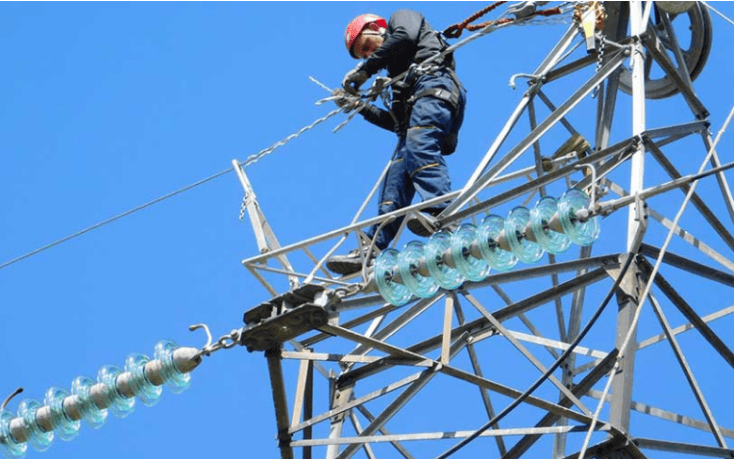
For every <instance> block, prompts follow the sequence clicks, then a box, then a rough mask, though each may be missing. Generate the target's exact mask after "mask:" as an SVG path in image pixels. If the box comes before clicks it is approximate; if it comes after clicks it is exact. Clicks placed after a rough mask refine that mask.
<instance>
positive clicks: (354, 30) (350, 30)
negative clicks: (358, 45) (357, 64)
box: [344, 14, 387, 59]
mask: <svg viewBox="0 0 739 459" xmlns="http://www.w3.org/2000/svg"><path fill="white" fill-rule="evenodd" d="M370 24H377V25H378V26H379V27H382V28H383V29H387V21H386V20H385V19H384V18H381V17H380V16H377V15H374V14H363V15H361V16H357V17H356V18H354V19H353V20H352V22H350V23H349V25H348V26H346V32H345V33H344V43H346V49H347V51H349V54H351V56H352V57H353V58H355V59H356V58H357V56H355V55H354V50H353V49H352V47H353V46H354V42H355V41H356V40H357V37H358V36H359V34H360V33H362V30H364V28H365V27H367V26H368V25H370Z"/></svg>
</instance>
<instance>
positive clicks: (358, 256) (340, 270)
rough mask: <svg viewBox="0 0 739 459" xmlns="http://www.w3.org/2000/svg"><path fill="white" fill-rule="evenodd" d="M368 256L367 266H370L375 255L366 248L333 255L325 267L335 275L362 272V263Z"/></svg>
mask: <svg viewBox="0 0 739 459" xmlns="http://www.w3.org/2000/svg"><path fill="white" fill-rule="evenodd" d="M367 256H369V258H370V260H369V262H368V266H372V264H373V261H374V258H375V253H374V251H373V250H370V249H369V247H367V246H362V248H361V249H354V250H352V251H350V252H349V253H347V254H346V255H334V256H333V257H330V258H329V259H328V260H327V261H326V267H327V268H328V269H329V270H330V271H332V272H335V273H336V274H341V275H342V276H346V275H347V274H353V273H356V272H359V271H361V270H362V261H363V260H364V259H365V258H366V257H367Z"/></svg>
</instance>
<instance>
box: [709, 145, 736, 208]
mask: <svg viewBox="0 0 739 459" xmlns="http://www.w3.org/2000/svg"><path fill="white" fill-rule="evenodd" d="M703 143H704V144H705V146H706V150H708V151H711V152H712V154H711V165H713V167H720V166H721V163H720V162H719V159H718V152H717V151H716V145H715V144H714V143H713V140H712V139H711V136H710V135H709V133H708V132H703ZM716 180H717V181H718V187H719V189H720V190H721V194H722V196H723V198H724V202H725V203H726V210H727V211H728V212H729V216H730V217H731V221H732V222H733V221H734V198H733V193H732V192H731V188H730V187H729V183H728V182H727V181H726V175H725V174H724V173H723V172H721V173H720V174H718V175H717V176H716Z"/></svg>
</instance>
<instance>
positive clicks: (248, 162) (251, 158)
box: [0, 108, 342, 270]
mask: <svg viewBox="0 0 739 459" xmlns="http://www.w3.org/2000/svg"><path fill="white" fill-rule="evenodd" d="M341 111H342V109H341V108H338V109H336V110H332V111H330V112H329V113H328V114H326V115H325V116H323V117H321V118H318V119H317V120H315V121H314V122H312V123H311V124H309V125H307V126H305V127H303V128H302V129H300V130H299V131H297V132H295V133H293V134H290V135H289V136H287V137H286V138H284V139H282V140H280V141H279V142H277V143H275V144H273V145H272V146H270V147H267V148H265V149H263V150H261V151H260V152H258V153H256V154H254V155H251V156H249V157H248V158H247V159H246V160H245V161H243V162H241V163H239V165H240V166H241V167H248V166H250V165H252V164H254V163H256V162H257V161H259V160H260V159H262V158H263V157H265V156H266V155H268V154H270V153H272V152H273V151H275V150H276V149H277V148H279V147H281V146H283V145H285V144H287V143H288V142H289V141H291V140H293V139H295V138H297V137H299V136H300V135H302V134H303V133H305V132H306V131H309V130H311V129H313V128H314V127H316V126H317V125H319V124H321V123H323V122H324V121H326V120H328V119H329V118H331V117H333V116H335V115H338V114H339V113H341ZM232 170H233V168H228V169H225V170H223V171H221V172H218V173H217V174H213V175H211V176H210V177H206V178H204V179H202V180H199V181H197V182H195V183H193V184H191V185H188V186H186V187H183V188H180V189H179V190H176V191H173V192H171V193H168V194H166V195H164V196H161V197H159V198H156V199H154V200H152V201H149V202H147V203H146V204H142V205H140V206H138V207H134V208H133V209H130V210H127V211H125V212H123V213H120V214H118V215H116V216H114V217H111V218H108V219H107V220H103V221H101V222H99V223H96V224H94V225H92V226H89V227H87V228H85V229H83V230H81V231H78V232H76V233H73V234H70V235H69V236H66V237H63V238H61V239H58V240H56V241H54V242H52V243H50V244H47V245H45V246H42V247H39V248H38V249H36V250H32V251H31V252H28V253H26V254H24V255H21V256H19V257H17V258H13V259H12V260H9V261H6V262H5V263H3V264H0V270H2V269H4V268H7V267H8V266H10V265H12V264H14V263H17V262H19V261H21V260H25V259H26V258H29V257H31V256H33V255H36V254H39V253H41V252H43V251H45V250H48V249H50V248H52V247H55V246H57V245H59V244H62V243H64V242H67V241H69V240H71V239H74V238H76V237H79V236H82V235H83V234H85V233H89V232H90V231H92V230H95V229H98V228H100V227H102V226H105V225H107V224H109V223H113V222H114V221H116V220H119V219H121V218H123V217H126V216H128V215H131V214H133V213H135V212H138V211H140V210H143V209H146V208H147V207H151V206H153V205H154V204H157V203H159V202H162V201H164V200H166V199H169V198H171V197H173V196H176V195H178V194H180V193H184V192H185V191H188V190H190V189H192V188H195V187H196V186H199V185H202V184H204V183H207V182H210V181H211V180H214V179H216V178H218V177H221V176H223V175H226V174H227V173H228V172H230V171H232Z"/></svg>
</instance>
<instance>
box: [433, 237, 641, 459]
mask: <svg viewBox="0 0 739 459" xmlns="http://www.w3.org/2000/svg"><path fill="white" fill-rule="evenodd" d="M625 255H626V256H625V260H624V262H623V264H622V266H621V269H620V272H619V274H618V276H616V279H615V281H614V283H613V284H612V285H611V288H610V289H609V290H608V293H606V295H605V296H604V297H603V300H602V301H601V302H600V304H599V305H598V307H597V308H596V310H595V312H594V313H593V315H592V316H591V317H590V319H589V320H588V322H587V323H586V324H585V326H584V327H583V329H582V331H581V332H580V334H579V335H578V336H577V338H575V339H574V340H573V341H572V343H571V344H570V347H569V348H568V349H567V350H566V351H564V352H563V353H562V355H560V357H559V358H557V360H555V361H554V363H553V364H552V365H551V366H550V367H549V369H548V370H547V371H546V372H544V373H543V374H542V375H541V376H539V377H538V378H537V380H536V381H534V383H533V384H531V385H530V386H529V388H528V389H526V391H524V392H522V393H521V394H520V395H519V396H518V397H517V398H516V399H515V400H514V401H513V402H511V404H509V405H508V406H507V407H506V408H505V409H503V411H501V412H500V413H499V414H498V415H497V416H496V417H495V418H493V419H491V420H489V421H488V422H486V423H485V424H483V425H482V426H481V427H480V428H479V429H477V430H476V431H475V433H474V434H472V435H471V436H470V437H468V438H466V439H464V440H462V441H461V442H459V443H457V444H456V445H454V446H453V447H452V448H450V449H448V450H447V451H445V452H444V453H442V454H441V455H440V456H438V459H442V458H445V457H449V456H450V455H452V454H454V453H455V452H457V451H459V450H460V449H461V448H463V447H464V446H466V445H467V444H469V443H470V442H471V441H472V440H474V439H475V437H476V436H477V435H479V434H480V433H482V432H484V431H485V430H487V429H488V428H489V427H490V426H491V425H492V424H493V423H494V422H498V421H499V420H500V419H502V418H503V417H504V416H507V415H508V414H509V413H510V412H511V411H513V410H514V409H515V408H516V407H518V406H519V405H520V404H521V403H523V402H525V401H526V399H528V398H530V397H531V394H532V393H533V392H534V391H535V390H536V389H537V388H539V386H541V384H542V383H543V382H544V380H545V379H546V378H547V377H549V375H550V374H551V373H553V372H554V371H555V370H556V369H557V368H558V367H559V365H561V364H562V362H563V361H564V360H565V359H567V357H568V356H569V355H570V354H571V352H572V349H573V348H574V347H575V346H577V345H578V344H580V341H581V340H582V339H583V338H585V336H586V335H587V334H588V332H589V331H590V329H591V328H592V327H593V326H594V325H595V322H596V321H597V320H598V319H599V318H600V316H601V314H602V313H603V311H604V310H605V308H606V307H607V306H608V304H609V303H610V302H611V299H612V298H613V296H614V295H615V294H616V291H617V290H618V289H619V288H620V284H621V281H622V280H623V279H624V276H625V275H626V273H627V272H629V270H630V268H631V263H632V260H633V258H634V253H631V252H630V253H627V254H625ZM603 271H605V269H604V270H603ZM619 355H620V353H619ZM613 374H614V373H613V372H612V373H611V375H613ZM592 421H593V422H592V426H593V427H595V426H596V424H597V420H595V419H593V420H592ZM616 430H617V431H618V429H616Z"/></svg>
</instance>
